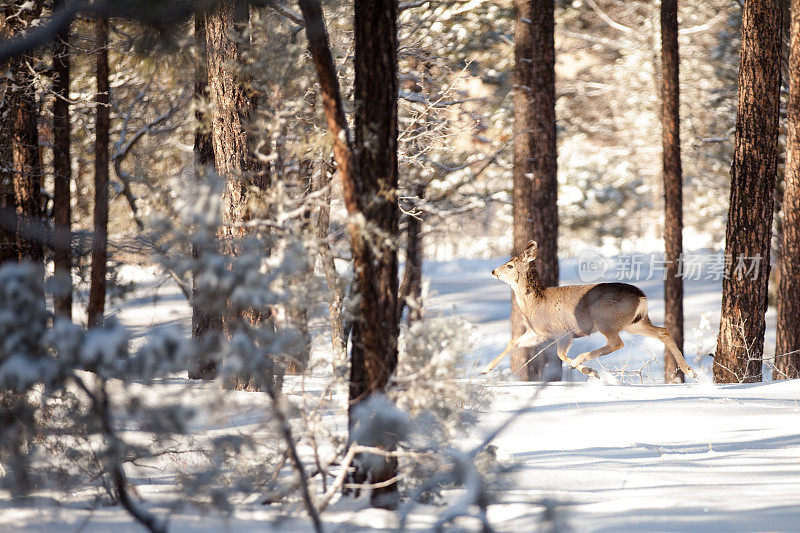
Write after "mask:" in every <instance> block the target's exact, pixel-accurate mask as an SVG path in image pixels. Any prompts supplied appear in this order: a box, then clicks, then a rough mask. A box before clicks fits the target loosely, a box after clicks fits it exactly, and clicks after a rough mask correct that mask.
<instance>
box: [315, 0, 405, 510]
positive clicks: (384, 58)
mask: <svg viewBox="0 0 800 533" xmlns="http://www.w3.org/2000/svg"><path fill="white" fill-rule="evenodd" d="M299 4H300V9H301V10H302V12H303V18H304V19H305V22H306V36H307V37H308V45H309V51H310V52H311V57H312V58H313V60H314V66H315V68H316V70H317V76H318V78H319V84H320V91H321V93H322V102H323V109H324V111H325V117H326V119H327V123H328V129H329V130H330V132H331V135H332V137H333V152H334V158H335V160H336V164H337V166H338V172H339V178H340V179H341V182H342V189H343V192H344V201H345V206H346V207H347V211H348V214H349V215H350V223H349V224H348V232H349V234H350V243H351V247H352V250H353V270H354V272H355V276H356V293H357V295H356V297H357V298H358V302H359V304H358V310H357V317H356V319H355V321H354V325H353V333H352V350H351V353H350V364H351V369H350V410H349V411H350V413H349V414H350V427H351V428H352V427H353V423H354V422H355V417H354V407H355V406H356V405H358V404H359V403H362V402H363V401H364V400H366V399H367V398H369V397H370V395H372V394H373V393H380V392H383V391H384V390H385V388H386V385H387V384H388V381H389V377H390V376H391V374H392V373H393V372H394V369H395V367H396V366H397V335H398V316H397V310H398V306H397V255H396V252H395V251H394V249H393V247H392V246H391V245H386V244H378V247H379V250H380V251H379V255H378V256H375V255H374V254H373V252H372V250H373V248H372V247H371V243H370V240H371V239H373V238H374V231H373V229H372V228H377V229H380V230H382V231H383V232H385V235H389V236H390V237H394V238H396V236H397V221H398V205H397V195H396V189H397V151H396V150H397V4H396V2H395V1H392V0H378V1H366V0H357V1H356V3H355V25H354V27H355V41H356V52H355V54H356V60H355V64H356V85H355V87H356V88H355V92H356V113H357V114H356V128H357V130H359V131H358V133H357V139H358V141H359V143H358V144H357V146H358V147H359V149H358V150H355V149H354V147H353V143H352V141H351V136H350V132H349V129H348V126H347V120H346V119H345V115H344V109H343V107H342V100H341V93H340V90H339V81H338V79H337V77H336V68H335V66H334V63H333V57H332V56H331V51H330V45H329V43H328V35H327V32H326V30H325V23H324V20H323V17H322V7H321V6H320V3H319V1H318V0H299ZM367 140H369V141H370V142H369V143H367V144H366V145H364V144H361V143H364V142H365V141H367ZM361 165H364V168H365V169H366V170H363V169H362V168H361ZM359 215H363V216H364V218H365V219H366V222H367V224H366V226H362V225H360V224H359V223H358V222H357V217H358V216H359ZM372 244H375V243H372ZM376 463H377V464H374V463H373V467H372V468H371V470H370V471H369V472H368V473H367V472H364V471H363V470H361V471H359V472H358V473H357V475H356V476H355V478H356V479H357V480H358V479H363V478H365V476H366V475H367V474H369V479H370V480H371V481H372V482H373V483H374V482H380V481H386V480H390V479H392V478H393V477H394V476H395V473H396V468H397V465H396V461H394V460H384V461H380V460H379V461H377V462H376ZM372 502H373V504H374V505H380V506H393V505H396V503H397V484H396V483H391V484H389V485H388V486H386V487H384V488H381V489H377V490H374V491H373V492H372Z"/></svg>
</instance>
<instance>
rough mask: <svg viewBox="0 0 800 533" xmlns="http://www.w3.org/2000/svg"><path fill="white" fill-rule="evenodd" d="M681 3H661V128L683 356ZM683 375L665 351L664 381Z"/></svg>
mask: <svg viewBox="0 0 800 533" xmlns="http://www.w3.org/2000/svg"><path fill="white" fill-rule="evenodd" d="M678 58H679V56H678V0H662V2H661V126H662V146H663V152H662V154H663V159H662V161H663V167H662V174H663V177H664V260H665V263H666V277H665V278H664V327H666V328H667V329H668V330H669V333H670V335H671V336H672V338H673V340H674V341H675V344H677V345H678V349H679V350H680V351H681V352H683V279H682V278H681V272H680V259H681V254H682V253H683V182H682V176H681V142H680V107H679V92H680V89H679V81H678V80H679V78H678ZM683 380H684V377H683V372H681V370H680V369H679V368H678V364H677V363H676V362H675V358H674V357H673V356H672V354H671V353H670V352H669V350H664V381H665V382H667V383H674V382H682V381H683Z"/></svg>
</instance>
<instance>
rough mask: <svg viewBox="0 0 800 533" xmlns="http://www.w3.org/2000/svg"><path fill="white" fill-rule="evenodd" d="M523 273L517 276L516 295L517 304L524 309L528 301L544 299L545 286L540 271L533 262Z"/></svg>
mask: <svg viewBox="0 0 800 533" xmlns="http://www.w3.org/2000/svg"><path fill="white" fill-rule="evenodd" d="M522 270H523V271H522V273H520V274H519V275H518V276H517V284H516V287H515V288H514V293H515V294H516V296H517V303H519V305H520V307H524V303H523V302H525V301H526V300H527V301H530V300H540V299H541V298H543V297H544V285H542V280H541V278H540V277H539V269H537V268H536V265H535V264H534V263H533V261H531V262H530V263H528V267H527V268H525V269H522Z"/></svg>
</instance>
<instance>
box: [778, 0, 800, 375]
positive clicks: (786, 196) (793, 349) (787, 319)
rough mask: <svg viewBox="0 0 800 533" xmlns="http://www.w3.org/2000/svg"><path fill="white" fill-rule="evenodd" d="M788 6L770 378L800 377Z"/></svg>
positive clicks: (799, 217) (794, 40)
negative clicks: (783, 142)
mask: <svg viewBox="0 0 800 533" xmlns="http://www.w3.org/2000/svg"><path fill="white" fill-rule="evenodd" d="M790 9H791V16H790V20H791V22H790V31H791V43H790V45H789V46H790V49H789V64H788V68H787V71H788V73H789V102H788V113H789V121H788V128H787V130H788V131H787V135H786V176H785V181H784V190H783V205H782V206H781V212H782V213H783V235H782V236H781V241H780V247H781V254H780V264H779V268H780V286H779V287H778V324H777V330H778V332H777V333H778V342H777V344H776V346H775V356H776V359H775V369H774V371H773V373H772V377H773V379H791V378H798V377H800V0H792V2H791V8H790Z"/></svg>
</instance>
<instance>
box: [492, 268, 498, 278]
mask: <svg viewBox="0 0 800 533" xmlns="http://www.w3.org/2000/svg"><path fill="white" fill-rule="evenodd" d="M492 276H495V277H497V269H496V268H495V269H494V270H492Z"/></svg>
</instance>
